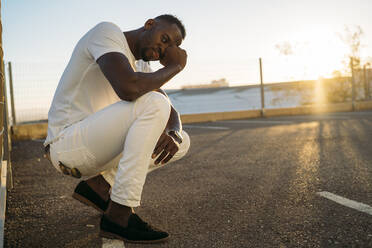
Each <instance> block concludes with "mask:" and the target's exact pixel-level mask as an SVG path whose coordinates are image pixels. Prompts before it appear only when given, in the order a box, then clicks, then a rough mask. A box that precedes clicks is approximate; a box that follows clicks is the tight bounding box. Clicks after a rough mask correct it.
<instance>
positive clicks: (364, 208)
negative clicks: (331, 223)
mask: <svg viewBox="0 0 372 248" xmlns="http://www.w3.org/2000/svg"><path fill="white" fill-rule="evenodd" d="M317 194H318V195H320V196H323V197H325V198H327V199H329V200H331V201H334V202H337V203H338V204H341V205H344V206H346V207H349V208H353V209H355V210H358V211H360V212H364V213H367V214H369V215H372V207H371V206H369V205H367V204H364V203H361V202H357V201H353V200H349V199H347V198H344V197H342V196H339V195H335V194H333V193H330V192H327V191H322V192H318V193H317Z"/></svg>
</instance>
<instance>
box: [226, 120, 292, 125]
mask: <svg viewBox="0 0 372 248" xmlns="http://www.w3.org/2000/svg"><path fill="white" fill-rule="evenodd" d="M220 122H221V123H247V124H249V123H253V124H257V123H258V124H292V123H294V122H293V121H269V120H268V121H263V120H262V121H258V120H231V121H220Z"/></svg>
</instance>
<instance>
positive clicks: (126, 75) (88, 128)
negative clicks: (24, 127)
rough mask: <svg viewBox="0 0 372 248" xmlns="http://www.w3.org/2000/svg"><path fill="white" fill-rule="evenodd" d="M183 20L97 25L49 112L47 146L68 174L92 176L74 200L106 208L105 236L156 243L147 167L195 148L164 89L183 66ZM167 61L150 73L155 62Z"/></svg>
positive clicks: (81, 44)
mask: <svg viewBox="0 0 372 248" xmlns="http://www.w3.org/2000/svg"><path fill="white" fill-rule="evenodd" d="M184 38H185V28H184V26H183V24H182V23H181V22H180V21H179V20H178V19H177V18H176V17H174V16H172V15H161V16H158V17H156V18H154V19H149V20H147V21H146V23H145V24H144V26H143V27H141V28H139V29H136V30H131V31H127V32H122V31H121V30H120V28H119V27H118V26H116V25H115V24H113V23H109V22H103V23H100V24H98V25H97V26H95V27H94V28H92V29H91V30H90V31H88V33H86V34H85V35H84V36H83V37H82V38H81V39H80V41H79V42H78V43H77V45H76V47H75V49H74V51H73V54H72V56H71V59H70V61H69V63H68V65H67V67H66V69H65V71H64V73H63V75H62V77H61V80H60V82H59V84H58V87H57V90H56V92H55V95H54V98H53V102H52V105H51V107H50V110H49V114H48V136H47V138H46V140H45V143H44V146H45V150H46V152H47V154H48V155H49V158H50V160H51V162H52V164H53V166H54V167H55V168H56V169H57V170H58V171H60V172H61V173H63V174H65V175H70V176H73V177H76V178H80V177H82V176H83V177H87V178H88V179H87V180H85V181H81V182H80V183H79V184H78V186H77V187H76V189H75V192H74V194H73V197H74V198H75V199H77V200H79V201H81V202H82V203H84V204H87V205H89V206H92V207H94V208H95V209H97V210H99V211H101V212H102V213H103V215H102V218H101V224H100V235H101V236H103V237H107V238H118V239H122V240H125V241H127V242H139V243H154V242H161V241H164V240H166V239H167V238H168V236H169V235H168V233H166V232H164V231H160V230H159V229H155V228H152V227H151V226H150V225H148V224H147V223H146V222H144V221H143V220H142V219H141V218H140V217H139V216H138V215H137V214H135V213H134V211H133V208H134V207H138V206H139V205H140V200H141V193H142V188H143V185H144V183H145V180H146V175H147V173H148V172H150V171H152V170H154V169H157V168H159V167H161V166H164V165H166V164H168V163H171V162H173V161H176V160H178V159H180V158H182V157H183V156H184V155H185V154H186V153H187V151H188V149H189V146H190V140H189V136H188V135H187V133H186V132H185V131H183V130H182V125H181V121H180V116H179V114H178V112H177V111H176V110H175V109H174V108H173V106H172V105H171V103H170V101H169V99H168V97H167V95H166V94H165V92H164V91H163V90H161V89H160V88H161V87H162V86H163V85H164V84H165V83H167V82H168V81H169V80H170V79H171V78H173V77H174V76H175V75H176V74H178V73H179V72H180V71H182V70H183V68H184V67H185V65H186V60H187V55H186V51H185V50H183V49H181V48H180V47H179V46H180V45H181V42H182V40H183V39H184ZM156 60H159V61H160V63H161V64H162V65H163V66H164V67H163V68H161V69H159V70H158V71H155V72H151V70H150V68H149V64H148V61H156Z"/></svg>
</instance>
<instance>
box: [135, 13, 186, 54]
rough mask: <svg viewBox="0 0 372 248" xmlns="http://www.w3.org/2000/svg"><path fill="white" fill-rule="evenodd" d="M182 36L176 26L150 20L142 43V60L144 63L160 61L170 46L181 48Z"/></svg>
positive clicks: (146, 25)
mask: <svg viewBox="0 0 372 248" xmlns="http://www.w3.org/2000/svg"><path fill="white" fill-rule="evenodd" d="M181 43H182V34H181V31H180V30H179V28H178V27H177V25H176V24H169V23H167V22H165V21H161V20H153V19H150V20H148V21H147V22H146V24H145V32H144V34H143V36H142V39H141V41H140V53H141V58H142V59H143V60H144V61H155V60H160V59H161V58H162V57H163V56H164V51H165V49H166V48H167V47H169V46H180V45H181Z"/></svg>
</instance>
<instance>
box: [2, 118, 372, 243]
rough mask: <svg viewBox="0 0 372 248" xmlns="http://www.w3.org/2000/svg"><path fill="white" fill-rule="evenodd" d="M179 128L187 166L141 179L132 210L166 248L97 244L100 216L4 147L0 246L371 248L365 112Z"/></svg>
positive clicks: (28, 153) (371, 124) (36, 146)
mask: <svg viewBox="0 0 372 248" xmlns="http://www.w3.org/2000/svg"><path fill="white" fill-rule="evenodd" d="M184 129H185V130H186V131H187V132H188V133H189V134H190V137H191V148H190V151H189V153H188V155H186V156H185V157H184V159H182V160H180V161H177V162H175V163H173V164H170V165H168V166H166V167H164V168H162V169H159V170H157V171H154V172H152V173H150V174H149V175H148V177H147V181H146V184H145V187H144V191H143V195H142V206H141V207H139V208H137V209H136V212H137V213H138V214H139V215H140V216H141V217H142V218H143V219H144V220H146V221H148V222H149V223H151V224H153V225H154V226H158V227H160V228H162V229H164V230H167V231H168V232H169V233H170V235H171V237H170V240H169V241H168V242H166V243H163V244H156V245H136V244H129V243H125V244H123V243H122V242H115V243H112V242H110V241H107V240H102V239H101V238H100V237H99V236H98V232H99V226H98V225H99V219H100V214H99V213H98V212H96V211H95V210H94V209H91V208H89V207H86V206H84V205H82V204H81V203H79V202H77V201H76V200H74V199H73V198H72V197H71V194H72V192H73V189H74V187H75V186H76V184H77V183H78V182H79V181H78V180H76V179H73V178H71V177H67V176H62V175H60V174H58V173H57V171H55V169H54V168H53V167H52V166H51V165H50V164H49V162H48V161H47V160H46V159H45V158H44V157H43V152H42V142H41V141H40V140H35V141H22V142H15V143H14V144H13V152H12V160H13V179H14V188H13V189H12V190H10V191H9V192H8V199H7V213H6V226H5V228H6V229H5V247H124V246H125V247H127V248H128V247H133V248H134V247H174V248H178V247H187V248H190V247H202V248H205V247H208V248H209V247H239V248H241V247H281V248H283V247H372V215H371V214H372V212H371V213H369V212H368V207H370V206H372V187H371V186H372V112H351V113H337V114H327V115H313V116H292V117H276V118H260V119H249V120H234V121H219V122H210V123H195V124H188V125H185V127H184ZM322 192H323V193H322ZM330 195H331V196H332V195H333V196H335V197H334V198H332V197H330V198H327V197H326V196H330ZM337 197H338V198H337ZM337 199H341V200H340V201H337ZM350 204H351V205H350ZM363 209H364V210H366V209H367V210H366V211H363Z"/></svg>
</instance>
